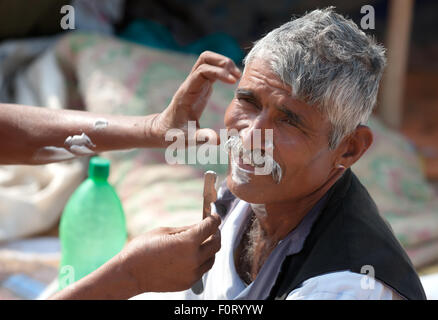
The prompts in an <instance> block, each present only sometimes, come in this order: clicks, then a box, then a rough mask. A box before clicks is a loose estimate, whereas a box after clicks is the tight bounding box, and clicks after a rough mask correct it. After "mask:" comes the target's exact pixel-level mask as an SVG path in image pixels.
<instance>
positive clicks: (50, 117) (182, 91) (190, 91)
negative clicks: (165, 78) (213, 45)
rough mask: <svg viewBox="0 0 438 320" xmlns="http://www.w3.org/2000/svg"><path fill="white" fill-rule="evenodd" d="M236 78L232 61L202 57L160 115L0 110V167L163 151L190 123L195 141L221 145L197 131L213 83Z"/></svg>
mask: <svg viewBox="0 0 438 320" xmlns="http://www.w3.org/2000/svg"><path fill="white" fill-rule="evenodd" d="M239 77H240V71H239V69H238V68H237V67H236V66H235V65H234V63H233V62H232V60H230V59H229V58H226V57H224V56H222V55H219V54H216V53H213V52H204V53H203V54H201V56H200V57H199V59H198V61H197V62H196V64H195V65H194V66H193V68H192V70H191V72H190V74H189V75H188V77H187V78H186V80H185V81H184V82H183V83H182V84H181V86H180V87H179V89H178V91H177V92H176V93H175V95H174V97H173V99H172V101H171V103H170V104H169V106H168V107H167V108H166V109H165V110H164V111H163V112H161V113H159V114H152V115H148V116H120V115H101V114H93V113H89V112H85V111H75V110H51V109H47V108H39V107H30V106H22V105H13V104H0V137H1V139H0V150H2V152H1V153H0V164H44V163H50V162H58V161H63V160H69V159H72V158H75V157H79V156H87V155H92V154H95V153H99V152H103V151H110V150H123V149H132V148H148V147H158V148H159V147H166V145H167V144H169V143H171V142H166V141H165V135H166V132H167V131H168V130H170V129H173V128H178V129H181V130H183V131H184V132H185V133H187V122H188V121H195V122H196V125H197V129H198V130H197V131H196V136H198V135H202V139H203V140H204V139H216V142H217V143H219V141H218V136H217V134H216V133H215V132H214V131H213V130H211V129H200V128H199V118H200V117H201V114H202V112H203V111H204V108H205V106H206V103H207V101H208V99H209V97H210V95H211V92H212V85H213V83H214V82H215V81H216V80H219V81H223V82H225V83H230V84H232V83H235V82H236V81H237V80H238V79H239ZM186 138H187V135H186ZM193 138H196V137H193Z"/></svg>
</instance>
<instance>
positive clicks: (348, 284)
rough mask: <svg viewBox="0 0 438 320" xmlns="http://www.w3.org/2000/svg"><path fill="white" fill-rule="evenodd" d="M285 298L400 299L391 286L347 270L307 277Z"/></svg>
mask: <svg viewBox="0 0 438 320" xmlns="http://www.w3.org/2000/svg"><path fill="white" fill-rule="evenodd" d="M286 299H287V300H401V299H403V298H402V297H401V296H400V295H399V294H398V293H396V292H395V291H394V290H393V289H392V288H390V287H388V286H386V285H385V284H384V283H382V282H381V281H379V280H376V279H374V278H372V277H370V276H368V275H365V274H358V273H355V272H351V271H348V270H345V271H337V272H331V273H326V274H323V275H319V276H316V277H313V278H310V279H307V280H306V281H304V282H303V284H302V285H301V286H300V287H299V288H296V289H295V290H293V291H292V292H291V293H290V294H289V295H288V296H287V298H286Z"/></svg>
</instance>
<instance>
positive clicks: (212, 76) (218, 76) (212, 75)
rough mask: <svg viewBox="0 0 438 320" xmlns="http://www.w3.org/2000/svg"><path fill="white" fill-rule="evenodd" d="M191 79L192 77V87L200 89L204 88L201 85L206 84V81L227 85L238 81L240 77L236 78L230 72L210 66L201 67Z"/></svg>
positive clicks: (203, 65)
mask: <svg viewBox="0 0 438 320" xmlns="http://www.w3.org/2000/svg"><path fill="white" fill-rule="evenodd" d="M189 77H192V81H191V83H192V85H191V87H193V88H196V87H199V88H200V89H201V88H202V87H201V85H203V84H204V83H205V80H209V81H210V82H214V81H216V80H220V81H222V82H225V83H230V84H233V83H235V82H236V81H237V79H238V77H236V76H234V75H233V74H232V73H231V72H230V71H229V70H227V69H224V68H221V67H217V66H213V65H209V64H202V65H200V66H199V67H198V68H197V69H196V70H195V71H194V72H193V73H192V74H191V75H190V76H189Z"/></svg>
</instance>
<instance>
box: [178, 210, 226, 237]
mask: <svg viewBox="0 0 438 320" xmlns="http://www.w3.org/2000/svg"><path fill="white" fill-rule="evenodd" d="M220 224H221V218H220V217H219V215H218V214H216V213H214V214H212V215H210V216H208V217H207V218H205V219H204V220H202V221H201V222H199V223H197V224H196V225H194V226H193V227H192V228H190V229H188V230H187V231H185V233H186V235H187V236H188V237H190V238H192V239H194V241H195V242H196V243H202V242H204V241H205V240H206V239H207V238H208V237H209V236H211V235H213V234H215V233H216V231H217V230H218V228H219V225H220Z"/></svg>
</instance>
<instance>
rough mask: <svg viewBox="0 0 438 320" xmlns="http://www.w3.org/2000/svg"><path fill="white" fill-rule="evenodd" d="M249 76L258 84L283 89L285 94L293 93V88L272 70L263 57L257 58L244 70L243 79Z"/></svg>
mask: <svg viewBox="0 0 438 320" xmlns="http://www.w3.org/2000/svg"><path fill="white" fill-rule="evenodd" d="M247 77H248V78H249V79H250V81H251V82H255V83H257V84H258V85H261V83H263V84H264V85H265V86H268V87H269V89H272V90H280V91H283V94H284V95H291V93H292V90H291V88H290V86H289V85H288V84H286V83H285V82H284V81H283V80H282V79H281V78H280V77H279V76H278V75H277V74H275V73H274V72H273V71H272V68H271V67H270V65H269V64H267V62H266V61H265V60H263V59H255V60H254V61H252V62H251V63H250V64H249V65H248V66H246V68H245V70H244V75H243V77H242V80H243V79H246V78H247Z"/></svg>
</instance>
